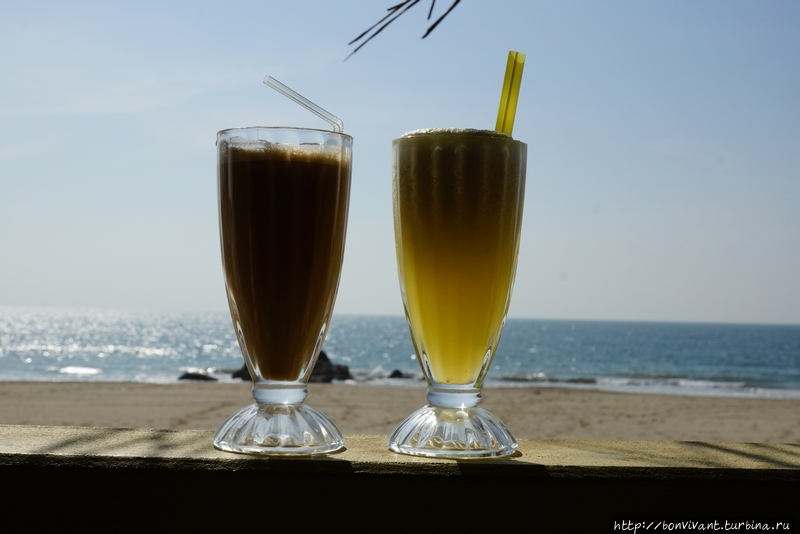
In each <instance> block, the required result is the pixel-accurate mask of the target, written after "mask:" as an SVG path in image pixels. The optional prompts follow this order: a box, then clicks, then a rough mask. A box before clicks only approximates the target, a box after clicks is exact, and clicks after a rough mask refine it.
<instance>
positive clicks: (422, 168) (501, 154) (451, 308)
mask: <svg viewBox="0 0 800 534" xmlns="http://www.w3.org/2000/svg"><path fill="white" fill-rule="evenodd" d="M526 148H527V147H526V145H525V144H523V143H520V142H518V141H514V140H512V139H511V138H510V137H507V136H504V135H503V134H499V133H497V132H488V131H478V130H453V129H447V130H442V129H434V130H420V131H417V132H411V133H410V134H406V135H404V136H403V137H401V138H399V139H396V140H395V141H394V169H393V171H394V172H393V180H394V183H393V195H394V225H395V243H396V247H397V263H398V270H399V274H400V284H401V287H402V291H403V301H404V304H405V308H406V315H407V317H408V320H409V323H410V326H411V331H412V338H413V341H414V346H415V349H416V351H417V355H418V357H419V359H420V364H421V365H422V368H423V372H424V373H425V374H426V377H427V378H428V380H429V381H431V382H433V383H437V384H464V385H470V384H472V385H475V386H477V387H480V385H481V383H482V382H483V378H484V377H485V375H486V372H487V371H488V367H489V364H490V363H491V359H492V357H493V356H494V352H495V350H496V348H497V343H498V341H499V338H500V332H501V330H502V326H503V322H504V320H505V316H506V312H507V311H508V304H509V302H510V297H511V288H512V285H513V281H514V273H515V271H516V264H517V252H518V250H519V237H520V228H521V222H522V207H523V200H524V192H525V164H526Z"/></svg>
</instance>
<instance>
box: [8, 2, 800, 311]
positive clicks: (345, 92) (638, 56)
mask: <svg viewBox="0 0 800 534" xmlns="http://www.w3.org/2000/svg"><path fill="white" fill-rule="evenodd" d="M392 3H393V2H392V1H391V0H386V1H385V2H382V1H371V2H368V1H361V2H356V1H348V0H343V1H331V0H328V1H322V0H315V1H311V0H307V1H302V0H299V1H294V2H276V1H273V0H259V1H255V2H248V1H243V2H237V3H234V4H231V3H224V2H199V1H193V2H170V1H159V2H150V1H142V2H136V3H133V2H99V1H98V2H82V1H75V2H37V1H30V2H4V3H3V4H2V7H0V50H1V51H2V53H1V54H0V73H2V74H0V124H2V128H0V305H11V306H80V307H92V308H123V309H124V308H131V309H143V310H175V311H178V310H224V309H226V301H225V297H224V289H223V282H222V274H221V267H220V259H219V242H218V233H217V232H218V231H217V219H216V217H217V214H216V189H215V188H216V184H215V180H216V170H215V158H216V156H215V151H214V141H215V136H216V132H217V131H218V130H221V129H224V128H228V127H233V126H250V125H265V126H267V125H288V124H291V125H298V126H311V127H324V126H325V124H324V123H323V122H321V121H319V120H318V119H316V118H314V117H313V116H311V115H310V114H308V113H307V112H306V111H305V110H303V109H302V108H299V107H297V106H296V105H294V104H292V103H291V102H289V101H288V100H286V99H285V98H283V97H281V96H280V95H279V94H277V93H275V92H274V91H272V90H271V89H269V88H267V87H266V86H264V85H263V84H262V83H261V80H262V78H263V77H264V76H265V75H266V74H271V75H272V76H274V77H276V78H277V79H279V80H281V81H283V82H284V83H286V84H287V85H289V86H290V87H293V88H295V89H296V90H298V91H299V92H301V93H302V94H304V95H306V96H307V97H309V98H310V99H312V100H314V101H316V102H317V103H319V104H320V105H322V106H323V107H325V108H327V109H328V110H330V111H332V112H333V113H335V114H337V115H339V116H340V117H341V118H342V119H343V120H344V123H345V131H346V132H348V133H350V134H351V135H353V136H354V138H355V147H354V153H355V160H354V168H353V193H352V198H351V212H350V225H349V233H348V242H347V252H346V260H345V265H344V271H343V275H342V282H341V286H340V291H339V298H338V302H337V308H336V311H337V312H338V313H359V314H361V313H364V314H393V315H400V314H402V305H401V301H400V296H399V290H398V282H397V274H396V267H395V260H394V244H393V232H392V217H391V187H390V183H391V162H390V153H391V140H392V139H393V138H395V137H397V136H399V135H401V134H402V133H404V132H406V131H409V130H413V129H416V128H421V127H431V126H459V127H477V128H492V127H493V125H494V120H495V114H496V110H497V102H498V99H499V93H500V85H501V82H502V76H503V69H504V66H505V59H506V55H507V52H508V51H509V50H512V49H513V50H519V51H521V52H524V53H526V54H527V63H526V69H525V75H524V78H523V84H522V92H521V97H520V98H521V99H520V106H519V109H518V115H517V121H516V126H515V131H514V136H515V137H516V138H518V139H520V140H522V141H525V142H527V143H528V145H529V156H528V157H529V161H528V188H527V198H526V214H525V222H524V230H523V240H522V244H521V251H520V258H519V268H518V274H517V282H516V286H515V294H514V298H513V301H512V306H511V312H510V315H511V316H516V317H538V318H571V319H633V320H671V321H736V322H778V323H800V41H799V40H798V28H800V3H798V2H795V1H788V0H787V1H763V2H756V1H747V2H742V1H735V0H724V1H711V0H708V1H703V2H696V1H688V0H687V1H682V0H675V1H650V2H638V1H611V0H609V1H599V2H598V1H596V0H591V1H589V0H586V1H567V2H538V1H527V0H526V1H523V0H519V1H510V0H509V1H491V2H490V1H488V0H464V1H462V3H461V4H460V5H459V6H458V7H457V8H456V9H455V10H454V11H453V12H452V14H451V15H450V16H449V17H448V18H447V19H446V20H445V21H444V22H443V23H442V24H441V25H440V26H439V28H438V29H436V30H435V31H434V32H433V34H432V35H431V36H430V37H428V38H427V39H425V40H422V39H420V37H421V36H422V34H423V33H424V31H425V29H426V28H427V25H428V23H427V21H426V20H425V17H426V15H427V10H428V6H429V3H428V2H422V3H420V4H419V5H418V6H417V7H415V8H414V9H412V10H411V11H410V12H408V13H407V14H406V15H405V16H404V17H403V18H401V19H400V20H398V21H397V22H396V23H395V24H394V25H393V26H391V27H390V28H388V29H387V30H386V31H384V32H383V33H382V34H381V35H380V36H378V37H377V38H376V39H375V40H374V41H372V42H371V43H370V44H369V45H367V46H366V47H365V48H363V49H362V50H361V51H360V52H358V53H357V54H356V55H355V56H353V57H351V58H350V59H348V60H347V61H343V59H344V58H345V57H346V56H347V54H348V53H349V52H350V50H351V48H350V47H348V46H347V42H348V41H349V40H350V39H352V38H353V37H355V36H356V35H358V34H359V33H360V32H361V31H362V30H364V29H366V28H367V27H368V26H370V25H371V24H372V23H373V22H375V21H377V20H378V19H379V18H380V17H381V16H382V15H383V13H384V10H385V8H387V7H389V6H390V5H392ZM447 5H449V1H440V2H437V5H436V13H437V14H438V13H441V12H442V10H444V9H445V7H446V6H447Z"/></svg>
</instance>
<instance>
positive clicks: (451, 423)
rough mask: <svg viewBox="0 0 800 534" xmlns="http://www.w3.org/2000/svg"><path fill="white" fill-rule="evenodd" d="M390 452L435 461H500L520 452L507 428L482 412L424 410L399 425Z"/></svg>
mask: <svg viewBox="0 0 800 534" xmlns="http://www.w3.org/2000/svg"><path fill="white" fill-rule="evenodd" d="M388 445H389V449H390V450H392V451H394V452H400V453H403V454H411V455H413V456H430V457H435V458H455V459H465V458H497V457H502V456H510V455H512V454H514V452H515V451H516V450H517V447H518V445H517V440H516V439H514V436H513V435H512V434H511V431H510V430H508V428H506V425H504V424H503V423H502V421H500V420H499V419H497V418H496V417H495V416H493V415H492V414H491V413H489V412H487V411H486V410H484V409H482V408H475V407H472V408H441V407H438V406H431V405H428V406H425V407H424V408H420V409H419V410H417V411H416V412H414V413H412V414H411V415H409V416H408V417H406V418H405V419H403V421H401V422H400V424H399V425H397V428H395V429H394V431H393V432H392V434H391V435H390V436H389V443H388Z"/></svg>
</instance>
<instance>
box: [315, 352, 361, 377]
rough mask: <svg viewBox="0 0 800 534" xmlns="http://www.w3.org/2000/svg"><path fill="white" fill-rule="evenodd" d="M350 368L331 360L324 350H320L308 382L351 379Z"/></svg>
mask: <svg viewBox="0 0 800 534" xmlns="http://www.w3.org/2000/svg"><path fill="white" fill-rule="evenodd" d="M352 379H353V376H352V375H351V374H350V369H349V368H348V367H347V366H346V365H339V364H334V363H332V362H331V360H330V358H328V355H327V354H325V351H324V350H323V351H320V353H319V358H317V364H316V365H315V366H314V371H312V372H311V378H309V379H308V381H309V382H326V383H327V382H332V381H334V380H352Z"/></svg>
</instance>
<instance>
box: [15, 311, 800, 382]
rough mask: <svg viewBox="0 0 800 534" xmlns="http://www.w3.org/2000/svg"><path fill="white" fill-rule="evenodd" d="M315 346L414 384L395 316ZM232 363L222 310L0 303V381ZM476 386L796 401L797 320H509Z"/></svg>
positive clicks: (346, 321) (417, 377)
mask: <svg viewBox="0 0 800 534" xmlns="http://www.w3.org/2000/svg"><path fill="white" fill-rule="evenodd" d="M324 350H325V352H326V353H327V354H328V356H329V357H330V358H331V360H332V361H333V362H334V363H339V364H344V365H347V366H348V367H349V368H350V371H351V373H352V374H353V376H354V379H355V382H358V383H370V384H375V385H386V386H390V385H392V386H394V385H407V386H419V387H422V385H423V382H422V374H421V372H420V370H419V364H418V363H417V361H416V355H415V353H414V348H413V346H412V344H411V339H410V336H409V333H408V327H407V326H406V322H405V319H404V318H402V317H382V316H344V315H337V316H334V318H333V321H332V323H331V328H330V331H329V333H328V337H327V340H326V342H325V346H324ZM241 365H242V356H241V352H240V351H239V347H238V344H237V342H236V338H235V335H234V331H233V327H232V325H231V320H230V317H229V316H228V315H227V314H226V313H182V314H170V313H143V312H125V311H96V310H77V309H41V308H39V309H25V308H0V380H6V381H8V380H37V381H64V380H80V381H133V382H175V381H176V380H177V378H178V376H180V375H181V374H182V373H184V372H187V371H188V372H197V373H204V374H208V375H210V376H212V377H214V378H218V379H220V380H231V378H230V373H231V372H232V371H233V370H236V369H238V368H239V367H241ZM395 370H398V371H400V372H401V373H402V374H403V375H404V376H405V377H406V378H389V375H390V374H391V373H392V371H395ZM486 385H487V386H493V387H571V388H590V389H602V390H614V391H631V392H653V393H674V394H683V395H721V396H752V397H772V398H800V326H798V325H740V324H702V323H648V322H606V321H565V320H539V319H509V320H508V321H507V322H506V325H505V329H504V331H503V336H502V339H501V341H500V345H499V347H498V350H497V354H496V356H495V358H494V361H493V363H492V366H491V369H490V372H489V376H488V378H487V381H486Z"/></svg>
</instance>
